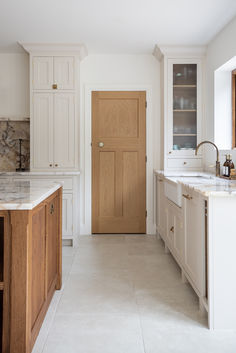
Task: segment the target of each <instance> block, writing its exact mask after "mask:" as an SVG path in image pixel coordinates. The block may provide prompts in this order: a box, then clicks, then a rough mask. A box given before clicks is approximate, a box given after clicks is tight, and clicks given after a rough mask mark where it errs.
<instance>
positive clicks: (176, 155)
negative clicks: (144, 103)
mask: <svg viewBox="0 0 236 353" xmlns="http://www.w3.org/2000/svg"><path fill="white" fill-rule="evenodd" d="M157 52H158V53H157ZM156 54H157V55H155V56H156V57H157V58H158V59H159V60H160V61H161V62H162V65H161V68H162V70H163V72H162V77H163V85H162V89H163V101H162V107H163V109H162V111H163V120H164V169H165V170H170V171H174V170H201V169H202V156H201V154H198V155H197V156H195V149H196V146H197V144H198V143H199V142H201V141H202V121H203V99H202V96H203V90H204V80H203V78H204V72H203V68H204V48H200V47H198V48H187V47H184V48H178V47H165V48H158V49H156ZM200 152H201V151H200Z"/></svg>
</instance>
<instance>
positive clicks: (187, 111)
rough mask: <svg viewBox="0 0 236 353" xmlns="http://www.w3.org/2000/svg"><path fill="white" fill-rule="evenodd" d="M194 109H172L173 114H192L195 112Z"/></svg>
mask: <svg viewBox="0 0 236 353" xmlns="http://www.w3.org/2000/svg"><path fill="white" fill-rule="evenodd" d="M196 111H197V110H196V109H173V112H174V113H175V112H176V113H184V112H185V113H192V112H196Z"/></svg>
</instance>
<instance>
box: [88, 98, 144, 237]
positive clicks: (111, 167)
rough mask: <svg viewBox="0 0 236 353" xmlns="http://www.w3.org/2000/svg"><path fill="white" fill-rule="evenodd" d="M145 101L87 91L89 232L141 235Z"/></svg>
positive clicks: (142, 221) (142, 220) (142, 229)
mask: <svg viewBox="0 0 236 353" xmlns="http://www.w3.org/2000/svg"><path fill="white" fill-rule="evenodd" d="M145 102H146V95H145V92H93V95H92V127H93V128H92V140H93V141H92V146H93V148H92V165H93V180H92V189H93V191H92V193H93V197H92V211H93V214H92V217H93V222H92V232H93V233H145V232H146V161H145V156H146V147H145V144H146V108H145ZM100 142H102V143H103V145H101V146H99V143H100Z"/></svg>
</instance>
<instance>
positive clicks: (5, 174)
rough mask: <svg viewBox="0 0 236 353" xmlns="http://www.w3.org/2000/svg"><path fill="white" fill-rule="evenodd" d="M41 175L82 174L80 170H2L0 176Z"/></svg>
mask: <svg viewBox="0 0 236 353" xmlns="http://www.w3.org/2000/svg"><path fill="white" fill-rule="evenodd" d="M40 175H45V176H47V175H48V176H50V175H52V176H66V175H70V176H74V175H75V176H76V175H80V171H70V172H67V171H51V172H31V171H25V172H1V171H0V177H7V176H12V177H15V176H25V177H30V176H40Z"/></svg>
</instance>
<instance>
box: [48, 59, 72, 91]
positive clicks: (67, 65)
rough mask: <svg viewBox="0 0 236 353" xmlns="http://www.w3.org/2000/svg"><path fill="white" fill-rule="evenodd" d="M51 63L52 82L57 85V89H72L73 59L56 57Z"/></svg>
mask: <svg viewBox="0 0 236 353" xmlns="http://www.w3.org/2000/svg"><path fill="white" fill-rule="evenodd" d="M53 63H54V65H53V72H54V75H53V81H54V83H55V84H57V89H74V77H75V75H74V58H73V57H72V56H69V57H67V56H56V57H54V59H53Z"/></svg>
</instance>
